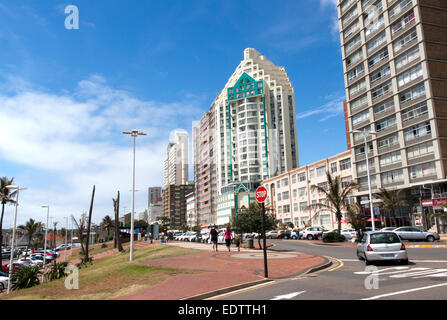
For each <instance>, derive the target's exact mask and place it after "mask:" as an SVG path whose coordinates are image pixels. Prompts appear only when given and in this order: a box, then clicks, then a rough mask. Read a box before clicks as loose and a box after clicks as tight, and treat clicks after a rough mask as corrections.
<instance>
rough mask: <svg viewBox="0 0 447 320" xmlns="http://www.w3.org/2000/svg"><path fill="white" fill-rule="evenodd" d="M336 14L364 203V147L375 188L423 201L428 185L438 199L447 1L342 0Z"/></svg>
mask: <svg viewBox="0 0 447 320" xmlns="http://www.w3.org/2000/svg"><path fill="white" fill-rule="evenodd" d="M338 14H339V25H340V39H341V47H342V57H343V68H344V73H345V85H346V96H347V105H346V111H347V112H346V113H347V114H346V116H347V119H348V123H347V125H348V128H349V135H350V139H349V141H350V144H351V145H352V149H351V150H352V151H351V152H352V157H351V158H352V161H353V169H354V170H353V174H354V178H355V179H358V182H359V184H360V189H359V192H358V195H360V196H363V199H362V200H366V201H362V203H365V204H366V203H367V202H368V201H367V199H368V198H367V195H368V180H367V166H366V160H365V159H366V155H365V151H367V152H368V158H369V165H370V169H371V184H372V188H373V191H375V190H377V189H378V188H381V187H384V188H387V189H407V190H408V192H410V193H411V194H414V195H416V196H417V197H419V191H420V192H421V194H420V197H421V198H423V197H424V196H423V193H425V189H423V188H424V187H428V188H430V189H431V197H432V198H440V197H446V196H447V194H446V193H445V192H446V191H447V188H446V183H445V182H446V181H447V180H446V178H447V1H445V0H339V1H338ZM364 133H366V135H367V147H366V149H367V150H365V142H364ZM428 192H429V193H430V190H429V191H428ZM365 206H367V205H365Z"/></svg>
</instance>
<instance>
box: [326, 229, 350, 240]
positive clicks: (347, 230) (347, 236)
mask: <svg viewBox="0 0 447 320" xmlns="http://www.w3.org/2000/svg"><path fill="white" fill-rule="evenodd" d="M330 232H338V228H336V229H332V230H329V231H324V232H323V235H325V234H327V233H330ZM340 234H341V235H343V236H345V238H346V240H351V239H352V238H355V237H357V232H356V231H355V229H341V230H340Z"/></svg>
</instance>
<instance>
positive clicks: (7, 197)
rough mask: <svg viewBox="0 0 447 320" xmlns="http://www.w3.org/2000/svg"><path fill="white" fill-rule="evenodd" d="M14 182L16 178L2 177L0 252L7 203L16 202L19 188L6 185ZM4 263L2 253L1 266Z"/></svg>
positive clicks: (0, 180) (0, 184)
mask: <svg viewBox="0 0 447 320" xmlns="http://www.w3.org/2000/svg"><path fill="white" fill-rule="evenodd" d="M13 183H14V178H11V179H8V178H7V177H2V178H0V200H1V203H2V216H1V217H0V252H1V249H2V244H3V235H2V230H3V216H4V215H5V205H6V204H8V203H15V201H14V200H13V198H15V196H16V195H17V190H16V191H12V192H11V190H10V189H8V188H6V186H9V185H12V184H13ZM1 265H3V263H2V255H1V254H0V266H1Z"/></svg>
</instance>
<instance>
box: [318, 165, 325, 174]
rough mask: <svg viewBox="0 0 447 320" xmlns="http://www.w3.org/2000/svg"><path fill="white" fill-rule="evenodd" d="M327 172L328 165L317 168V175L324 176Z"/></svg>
mask: <svg viewBox="0 0 447 320" xmlns="http://www.w3.org/2000/svg"><path fill="white" fill-rule="evenodd" d="M325 174H326V166H323V167H319V168H317V177H321V176H324V175H325Z"/></svg>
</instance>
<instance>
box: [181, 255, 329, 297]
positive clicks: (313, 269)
mask: <svg viewBox="0 0 447 320" xmlns="http://www.w3.org/2000/svg"><path fill="white" fill-rule="evenodd" d="M321 258H323V259H324V260H325V261H324V262H322V263H320V264H319V265H317V266H314V267H311V268H309V269H307V270H306V271H304V272H300V273H298V274H295V275H291V276H285V277H277V278H268V279H265V278H264V279H262V280H258V281H253V282H246V283H243V284H239V285H236V286H232V287H226V288H222V289H218V290H214V291H210V292H205V293H201V294H198V295H195V296H191V297H187V298H183V299H180V300H204V299H208V298H211V297H214V296H218V295H222V294H225V293H229V292H232V291H236V290H240V289H245V288H249V287H253V286H256V285H260V284H263V283H267V282H271V281H275V280H284V279H288V278H293V277H297V276H303V275H306V274H311V273H314V272H317V271H320V270H323V269H326V268H328V267H330V266H331V265H332V261H331V260H329V259H327V258H326V257H321Z"/></svg>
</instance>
